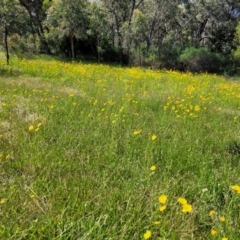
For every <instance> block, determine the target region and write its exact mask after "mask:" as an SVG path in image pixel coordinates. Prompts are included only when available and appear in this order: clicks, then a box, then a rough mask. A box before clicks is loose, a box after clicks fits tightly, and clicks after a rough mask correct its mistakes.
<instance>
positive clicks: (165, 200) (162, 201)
mask: <svg viewBox="0 0 240 240" xmlns="http://www.w3.org/2000/svg"><path fill="white" fill-rule="evenodd" d="M158 201H159V203H161V204H165V203H166V202H167V196H166V195H164V194H163V195H161V196H160V197H159V198H158Z"/></svg>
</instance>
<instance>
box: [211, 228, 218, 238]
mask: <svg viewBox="0 0 240 240" xmlns="http://www.w3.org/2000/svg"><path fill="white" fill-rule="evenodd" d="M211 235H212V236H216V235H217V231H216V230H215V229H214V228H213V229H211Z"/></svg>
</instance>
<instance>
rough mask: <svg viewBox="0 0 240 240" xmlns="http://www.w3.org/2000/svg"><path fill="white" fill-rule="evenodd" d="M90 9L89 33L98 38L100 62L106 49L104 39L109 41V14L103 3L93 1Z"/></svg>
mask: <svg viewBox="0 0 240 240" xmlns="http://www.w3.org/2000/svg"><path fill="white" fill-rule="evenodd" d="M89 10H90V13H91V14H90V16H89V28H88V30H87V34H88V35H89V36H92V37H94V38H95V39H96V50H97V59H98V62H100V60H101V53H102V52H103V51H104V46H103V45H104V40H106V41H109V31H108V30H109V28H108V19H107V17H108V16H107V12H106V8H104V7H103V5H102V4H97V3H91V4H90V6H89Z"/></svg>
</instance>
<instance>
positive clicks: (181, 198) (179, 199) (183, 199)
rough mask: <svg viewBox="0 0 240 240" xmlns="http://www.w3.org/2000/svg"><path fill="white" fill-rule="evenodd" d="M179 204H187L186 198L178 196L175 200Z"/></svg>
mask: <svg viewBox="0 0 240 240" xmlns="http://www.w3.org/2000/svg"><path fill="white" fill-rule="evenodd" d="M177 201H178V202H179V203H180V204H182V205H183V204H187V200H186V199H185V198H183V197H180V198H178V200H177Z"/></svg>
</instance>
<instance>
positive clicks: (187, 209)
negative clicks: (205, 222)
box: [182, 204, 193, 213]
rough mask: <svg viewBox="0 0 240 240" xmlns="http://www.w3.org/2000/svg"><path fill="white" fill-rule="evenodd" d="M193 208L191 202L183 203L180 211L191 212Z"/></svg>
mask: <svg viewBox="0 0 240 240" xmlns="http://www.w3.org/2000/svg"><path fill="white" fill-rule="evenodd" d="M192 210H193V208H192V205H191V204H183V205H182V212H183V213H190V212H192Z"/></svg>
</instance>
